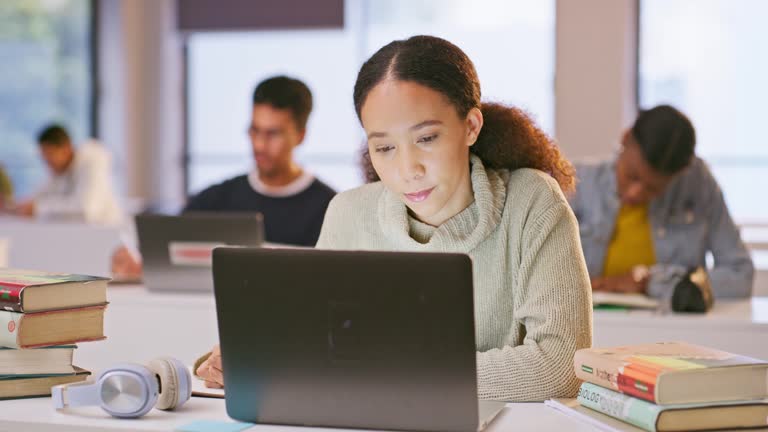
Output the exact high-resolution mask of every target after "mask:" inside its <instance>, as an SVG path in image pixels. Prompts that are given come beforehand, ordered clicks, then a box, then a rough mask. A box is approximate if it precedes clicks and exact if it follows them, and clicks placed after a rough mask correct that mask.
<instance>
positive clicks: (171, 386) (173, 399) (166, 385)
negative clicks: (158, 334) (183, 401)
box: [147, 358, 179, 410]
mask: <svg viewBox="0 0 768 432" xmlns="http://www.w3.org/2000/svg"><path fill="white" fill-rule="evenodd" d="M147 368H149V370H151V371H152V373H154V374H155V375H156V376H157V377H159V378H160V394H159V395H158V398H157V403H156V404H155V408H158V409H161V410H171V409H174V408H176V405H177V404H178V401H179V396H178V395H179V380H178V378H177V377H176V370H175V368H174V367H173V365H171V364H170V362H169V361H168V360H166V359H164V358H158V359H154V360H152V361H150V362H149V364H147Z"/></svg>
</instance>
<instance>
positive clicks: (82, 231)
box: [0, 215, 121, 276]
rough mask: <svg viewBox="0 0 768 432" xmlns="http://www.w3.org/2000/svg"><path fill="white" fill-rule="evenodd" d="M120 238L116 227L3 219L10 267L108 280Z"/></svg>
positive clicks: (2, 236)
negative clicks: (113, 253)
mask: <svg viewBox="0 0 768 432" xmlns="http://www.w3.org/2000/svg"><path fill="white" fill-rule="evenodd" d="M120 236H121V232H120V229H118V228H117V227H110V226H103V225H88V224H84V223H76V222H41V221H34V220H28V219H21V218H14V217H9V216H4V215H3V216H0V239H5V240H6V241H7V244H8V257H7V261H8V262H7V265H8V266H9V267H16V268H28V269H34V270H46V271H55V272H67V273H82V274H92V275H97V276H108V275H109V272H110V258H111V256H112V252H114V250H115V249H116V248H117V247H118V246H119V245H120V244H121V237H120Z"/></svg>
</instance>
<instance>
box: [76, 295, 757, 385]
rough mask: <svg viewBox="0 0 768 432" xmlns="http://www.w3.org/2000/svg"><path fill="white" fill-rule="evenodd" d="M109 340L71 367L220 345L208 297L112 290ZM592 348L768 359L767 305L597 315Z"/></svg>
mask: <svg viewBox="0 0 768 432" xmlns="http://www.w3.org/2000/svg"><path fill="white" fill-rule="evenodd" d="M108 299H109V301H110V305H109V307H108V308H107V313H106V318H105V332H106V334H107V340H106V341H102V342H89V343H83V344H80V345H79V348H78V349H77V351H75V363H76V364H77V365H79V366H82V367H84V368H86V369H91V370H93V371H98V370H100V369H102V368H105V367H108V366H110V365H112V364H115V363H118V362H124V361H134V362H144V361H147V360H150V359H151V358H153V357H157V356H161V355H171V356H175V357H177V358H179V359H180V360H182V361H184V362H187V363H192V362H193V361H194V359H195V358H196V357H197V356H198V355H200V354H202V353H204V352H205V351H206V350H208V349H209V348H210V347H211V346H212V345H213V344H215V343H216V341H217V340H218V331H217V328H216V307H215V303H214V300H213V295H211V294H153V293H149V292H147V290H146V289H145V288H144V287H142V286H139V285H134V286H128V285H125V286H120V285H118V286H111V287H110V288H109V292H108ZM594 335H595V338H594V346H613V345H623V344H635V343H646V342H657V341H671V340H682V341H687V342H692V343H697V344H701V345H706V346H711V347H713V348H719V349H723V350H726V351H731V352H736V353H740V354H744V355H748V356H752V357H757V358H762V359H768V297H759V298H753V299H752V300H751V301H747V300H741V301H719V302H717V303H716V305H715V308H714V309H713V310H712V311H711V312H710V313H708V314H706V315H688V314H670V315H658V314H654V313H653V312H648V311H631V312H623V311H595V314H594Z"/></svg>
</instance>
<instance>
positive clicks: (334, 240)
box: [315, 195, 354, 249]
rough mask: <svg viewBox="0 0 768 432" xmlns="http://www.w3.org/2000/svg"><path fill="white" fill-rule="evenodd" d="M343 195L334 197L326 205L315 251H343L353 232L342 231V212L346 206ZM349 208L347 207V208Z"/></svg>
mask: <svg viewBox="0 0 768 432" xmlns="http://www.w3.org/2000/svg"><path fill="white" fill-rule="evenodd" d="M342 201H344V196H343V195H336V196H335V197H334V198H333V199H332V200H331V202H330V203H329V204H328V209H326V211H325V217H324V218H323V225H322V228H320V237H319V238H318V239H317V244H316V245H315V248H317V249H344V247H345V245H346V243H347V242H348V239H349V237H350V236H351V234H352V233H353V232H354V231H349V230H347V229H344V220H345V218H344V211H343V210H342V208H344V206H345V205H346V204H344V203H342ZM347 208H349V207H347Z"/></svg>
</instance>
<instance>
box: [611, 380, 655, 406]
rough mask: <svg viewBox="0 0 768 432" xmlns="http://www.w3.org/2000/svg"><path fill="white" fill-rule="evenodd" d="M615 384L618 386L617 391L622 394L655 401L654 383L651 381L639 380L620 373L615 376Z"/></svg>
mask: <svg viewBox="0 0 768 432" xmlns="http://www.w3.org/2000/svg"><path fill="white" fill-rule="evenodd" d="M616 384H617V385H618V386H619V391H620V392H622V393H624V394H628V395H630V396H634V397H636V398H638V399H643V400H647V401H648V402H651V403H656V398H655V394H656V385H655V384H653V383H647V382H644V381H640V380H638V379H635V378H632V377H629V376H626V375H624V374H621V373H620V374H619V375H618V376H617V377H616Z"/></svg>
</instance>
